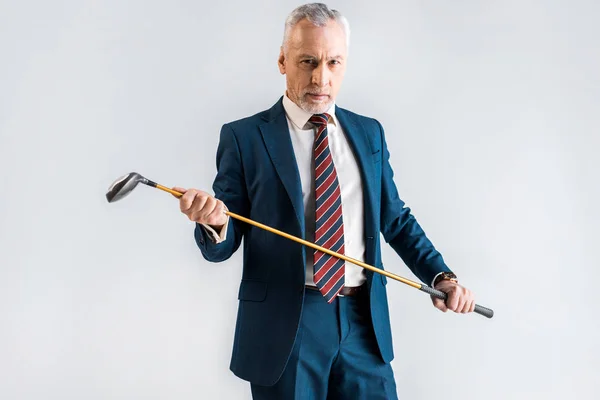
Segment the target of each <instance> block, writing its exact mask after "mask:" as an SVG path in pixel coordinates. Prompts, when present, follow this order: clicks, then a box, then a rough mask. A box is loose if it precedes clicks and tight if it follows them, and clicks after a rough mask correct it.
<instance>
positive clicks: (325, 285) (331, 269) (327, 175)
mask: <svg viewBox="0 0 600 400" xmlns="http://www.w3.org/2000/svg"><path fill="white" fill-rule="evenodd" d="M329 118H330V116H329V115H328V114H315V115H313V116H312V117H311V118H310V120H309V122H312V123H313V124H314V125H316V127H317V133H316V134H315V144H314V157H315V202H316V204H315V218H316V223H315V242H316V244H318V245H319V246H321V247H324V248H326V249H330V250H332V251H335V252H337V253H340V254H344V221H343V219H342V198H341V193H340V185H339V182H338V178H337V173H336V171H335V165H334V164H333V158H332V157H331V152H330V151H329V140H328V138H327V121H328V120H329ZM344 265H345V262H344V260H342V259H339V258H337V257H334V256H330V255H329V254H326V253H323V252H322V251H319V250H315V252H314V281H315V284H316V285H317V287H318V288H319V290H320V291H321V293H322V294H323V296H324V297H325V299H326V300H327V302H328V303H331V302H333V300H335V298H336V297H337V295H338V293H339V292H340V291H341V290H342V288H343V287H344V273H345V268H344Z"/></svg>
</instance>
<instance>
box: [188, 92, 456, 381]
mask: <svg viewBox="0 0 600 400" xmlns="http://www.w3.org/2000/svg"><path fill="white" fill-rule="evenodd" d="M282 99H283V97H282V98H280V99H279V101H278V102H277V103H276V104H275V105H274V106H273V107H272V108H271V109H269V110H267V111H263V112H261V113H258V114H256V115H253V116H251V117H248V118H244V119H242V120H238V121H235V122H231V123H228V124H225V125H223V127H222V129H221V136H220V142H219V146H218V150H217V170H218V172H217V176H216V178H215V181H214V184H213V190H214V193H215V197H217V198H218V199H220V200H222V201H223V202H224V203H225V204H226V206H227V208H229V210H230V211H232V212H234V213H237V214H240V215H243V216H246V217H248V218H251V219H253V220H255V221H257V222H261V223H263V224H266V225H268V226H271V227H273V228H276V229H279V230H281V231H284V232H287V233H289V234H292V235H295V236H298V237H301V238H304V237H305V235H304V233H305V227H304V206H303V201H302V192H301V184H300V176H299V173H298V168H297V165H296V160H295V156H294V150H293V147H292V142H291V139H290V134H289V130H288V125H287V120H286V117H285V112H284V108H283V105H282ZM336 116H337V118H338V120H339V122H340V124H341V125H342V128H343V129H344V132H345V133H346V135H347V137H348V141H349V143H350V145H351V146H352V149H353V150H354V154H355V156H356V160H357V162H358V165H359V168H360V170H361V172H362V180H363V187H364V222H365V225H364V226H365V232H364V235H365V243H366V260H365V261H366V262H367V263H368V264H371V265H374V266H377V267H379V268H382V269H383V266H382V263H381V251H380V235H379V233H380V232H381V233H382V234H383V238H384V239H385V241H386V242H388V243H389V244H390V245H391V246H392V247H393V248H394V250H395V251H396V252H397V253H398V254H399V255H400V257H401V258H402V259H403V261H404V262H405V263H406V265H407V266H408V267H409V268H410V269H411V270H412V271H413V273H414V274H415V275H416V276H417V277H418V278H419V279H421V280H422V281H423V282H426V283H429V282H431V280H432V279H433V277H434V276H435V275H436V274H437V273H438V272H441V271H449V269H448V267H447V266H446V265H445V263H444V261H443V259H442V256H441V255H440V253H439V252H438V251H436V249H435V248H434V246H433V245H432V243H431V242H430V241H429V240H428V239H427V237H426V236H425V233H424V232H423V230H422V229H421V227H420V226H419V224H418V223H417V221H416V220H415V218H414V217H413V216H412V215H411V213H410V209H409V208H408V207H405V205H404V202H403V201H402V200H401V199H400V198H399V196H398V193H397V190H396V186H395V184H394V182H393V172H392V168H391V167H390V164H389V162H388V158H389V153H388V149H387V147H386V142H385V138H384V132H383V128H382V126H381V124H380V123H379V122H378V121H376V120H375V119H372V118H367V117H364V116H360V115H357V114H354V113H352V112H350V111H347V110H344V109H341V108H339V107H336ZM194 234H195V239H196V243H197V244H198V246H199V248H200V250H201V251H202V254H203V256H204V258H205V259H206V260H208V261H212V262H219V261H223V260H226V259H228V258H229V257H230V256H231V255H232V254H233V253H234V252H235V251H236V250H237V249H238V247H239V246H240V244H241V243H242V238H243V239H244V241H243V242H244V247H243V251H244V254H243V255H244V257H243V260H244V261H243V273H242V279H241V283H240V288H239V296H238V298H239V308H238V315H237V324H236V328H235V339H234V344H233V354H232V359H231V365H230V368H231V370H232V371H233V373H234V374H236V375H237V376H238V377H240V378H242V379H244V380H248V381H250V382H252V383H255V384H258V385H267V386H268V385H272V384H274V383H276V382H277V380H278V379H279V377H280V376H281V373H282V372H283V370H284V368H285V365H286V363H287V360H288V357H289V355H290V352H291V350H292V347H293V345H294V340H295V337H296V332H297V331H298V324H299V321H300V317H301V313H302V305H303V299H304V290H305V289H304V282H305V257H306V253H305V251H306V250H307V249H308V248H306V247H305V246H302V245H300V244H298V243H296V242H293V241H291V240H289V239H285V238H283V237H280V236H278V235H275V234H273V233H270V232H267V231H265V230H262V229H259V228H255V227H253V226H251V225H248V224H245V223H243V222H240V221H238V220H235V219H232V220H231V221H230V226H229V229H228V231H227V238H226V240H225V241H224V242H222V243H219V244H215V243H213V242H212V241H211V240H210V238H209V236H208V235H207V233H206V231H205V230H204V229H203V228H202V227H201V226H200V225H196V229H195V231H194ZM308 250H310V251H312V250H311V249H308ZM385 285H386V278H385V277H384V276H382V275H380V274H374V273H373V272H370V271H367V288H368V290H369V292H370V300H371V302H370V304H371V321H372V323H373V328H374V331H375V334H376V337H377V342H378V345H379V351H380V353H381V357H382V359H383V360H384V361H386V362H387V361H391V360H392V359H393V357H394V355H393V347H392V334H391V329H390V320H389V311H388V303H387V296H386V288H385Z"/></svg>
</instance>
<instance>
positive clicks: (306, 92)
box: [304, 89, 329, 96]
mask: <svg viewBox="0 0 600 400" xmlns="http://www.w3.org/2000/svg"><path fill="white" fill-rule="evenodd" d="M304 94H322V95H327V96H329V93H328V92H327V91H326V90H318V89H307V90H305V91H304Z"/></svg>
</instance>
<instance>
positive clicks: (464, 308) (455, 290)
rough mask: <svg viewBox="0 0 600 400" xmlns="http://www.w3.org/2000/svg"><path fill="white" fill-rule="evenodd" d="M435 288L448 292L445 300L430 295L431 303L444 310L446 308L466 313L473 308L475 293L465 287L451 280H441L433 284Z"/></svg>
mask: <svg viewBox="0 0 600 400" xmlns="http://www.w3.org/2000/svg"><path fill="white" fill-rule="evenodd" d="M435 289H437V290H439V291H441V292H444V293H446V294H448V298H447V299H446V302H444V300H442V299H438V298H437V297H433V296H432V297H431V300H432V301H433V305H434V306H435V307H436V308H438V309H440V310H442V311H443V312H446V311H448V310H450V311H454V312H456V313H461V314H466V313H470V312H473V310H474V309H475V295H474V294H473V293H472V292H471V291H470V290H469V289H467V288H465V287H462V286H460V285H459V284H458V283H456V282H453V281H451V280H441V281H439V282H438V283H437V284H436V285H435Z"/></svg>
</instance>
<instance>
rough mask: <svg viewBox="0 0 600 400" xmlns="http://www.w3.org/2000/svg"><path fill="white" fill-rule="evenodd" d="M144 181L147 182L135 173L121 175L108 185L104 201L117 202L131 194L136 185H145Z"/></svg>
mask: <svg viewBox="0 0 600 400" xmlns="http://www.w3.org/2000/svg"><path fill="white" fill-rule="evenodd" d="M146 181H148V180H147V179H146V178H144V177H143V176H142V175H140V174H138V173H137V172H130V173H128V174H127V175H123V176H122V177H120V178H119V179H117V180H116V181H114V182H113V184H112V185H110V187H109V188H108V191H107V192H106V200H108V202H109V203H114V202H115V201H119V200H121V199H122V198H123V197H125V196H127V195H128V194H129V193H131V191H132V190H133V189H135V187H136V186H137V185H138V183H140V182H141V183H145V182H146Z"/></svg>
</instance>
